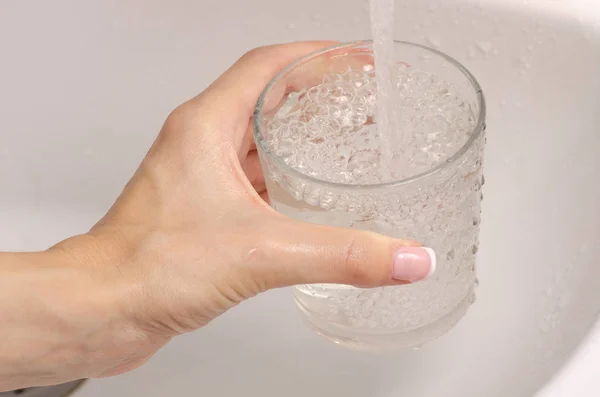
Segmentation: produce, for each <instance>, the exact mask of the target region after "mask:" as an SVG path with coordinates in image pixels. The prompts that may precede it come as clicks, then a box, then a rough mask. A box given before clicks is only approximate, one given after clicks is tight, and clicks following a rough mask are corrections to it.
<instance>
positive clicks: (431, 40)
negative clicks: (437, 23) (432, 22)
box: [427, 36, 441, 48]
mask: <svg viewBox="0 0 600 397" xmlns="http://www.w3.org/2000/svg"><path fill="white" fill-rule="evenodd" d="M427 43H428V44H429V45H431V46H432V47H433V48H439V47H440V45H441V39H440V38H439V37H437V36H429V37H428V38H427Z"/></svg>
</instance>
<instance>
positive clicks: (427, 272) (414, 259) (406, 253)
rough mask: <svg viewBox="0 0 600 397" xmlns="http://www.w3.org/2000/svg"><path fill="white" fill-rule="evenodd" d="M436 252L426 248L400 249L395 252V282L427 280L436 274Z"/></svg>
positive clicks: (393, 275)
mask: <svg viewBox="0 0 600 397" xmlns="http://www.w3.org/2000/svg"><path fill="white" fill-rule="evenodd" d="M436 263H437V261H436V257H435V252H434V251H433V250H432V249H431V248H426V247H399V248H398V249H397V250H396V251H395V252H394V269H393V272H392V277H393V278H394V280H400V281H410V282H411V283H414V282H416V281H421V280H425V279H426V278H428V277H429V276H431V275H432V274H433V273H434V272H435V267H436Z"/></svg>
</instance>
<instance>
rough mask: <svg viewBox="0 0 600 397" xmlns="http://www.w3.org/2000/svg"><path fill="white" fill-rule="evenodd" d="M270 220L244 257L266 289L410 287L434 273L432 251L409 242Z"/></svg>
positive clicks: (286, 219) (369, 234) (366, 233)
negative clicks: (255, 245)
mask: <svg viewBox="0 0 600 397" xmlns="http://www.w3.org/2000/svg"><path fill="white" fill-rule="evenodd" d="M272 222H273V223H275V224H271V221H270V222H269V227H268V228H265V229H262V230H267V232H266V233H267V235H263V236H260V241H261V243H260V247H258V248H256V249H254V250H253V253H252V255H250V256H249V260H250V261H251V262H254V263H253V264H252V265H251V268H252V273H253V275H252V276H253V277H257V280H256V281H258V282H259V285H262V286H264V288H266V289H270V288H278V287H284V286H289V285H296V284H313V283H334V284H349V285H354V286H357V287H365V288H369V287H378V286H384V285H396V284H406V283H413V282H416V281H420V280H423V279H425V278H427V277H429V276H430V275H431V274H433V272H434V271H435V267H436V257H435V253H434V251H433V250H432V249H430V248H424V247H421V246H419V244H417V243H415V242H411V241H407V240H398V239H393V238H390V237H386V236H382V235H379V234H376V233H372V232H367V231H361V230H355V229H343V228H334V227H329V226H322V225H314V224H309V223H303V222H299V221H295V220H292V219H289V218H285V217H283V216H281V217H277V218H276V219H275V220H272Z"/></svg>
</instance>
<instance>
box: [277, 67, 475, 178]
mask: <svg viewBox="0 0 600 397" xmlns="http://www.w3.org/2000/svg"><path fill="white" fill-rule="evenodd" d="M375 71H376V69H375ZM394 74H395V81H394V84H393V88H394V91H395V92H394V95H395V98H396V101H395V106H394V107H395V108H397V109H398V112H396V113H395V114H394V116H395V117H394V122H395V123H396V125H398V129H399V131H400V133H401V134H402V136H403V137H404V138H403V144H402V146H401V147H400V146H389V142H388V141H387V140H386V139H384V138H383V135H382V134H384V132H382V131H381V130H380V129H379V128H377V124H378V123H377V124H375V121H376V120H379V121H380V119H377V115H379V110H380V109H379V108H380V106H381V104H380V103H379V98H378V93H379V91H377V87H378V85H377V83H378V80H377V79H376V76H377V74H376V73H374V71H373V70H372V69H371V68H370V67H368V66H367V67H365V70H363V71H348V72H346V73H344V74H330V75H326V76H325V78H324V79H323V82H322V83H321V84H319V85H317V86H315V87H312V88H311V89H309V90H308V91H305V92H300V93H293V94H291V95H290V96H289V97H288V101H287V103H286V104H285V105H284V106H282V107H281V108H280V110H279V112H278V113H277V115H276V117H275V118H274V119H273V120H272V121H271V123H270V124H269V125H268V127H267V128H268V131H269V136H270V139H269V140H267V144H268V146H269V148H270V150H271V151H272V152H273V153H275V154H276V155H277V156H280V157H282V158H283V159H284V161H285V162H286V163H287V164H288V165H289V166H290V167H292V168H295V169H297V170H299V171H301V172H302V173H304V174H306V175H308V176H312V177H315V178H318V179H321V180H326V181H329V182H337V183H345V184H376V183H383V182H390V181H393V180H399V179H403V178H407V177H410V176H414V175H416V174H419V173H421V172H424V171H426V170H428V169H430V168H431V167H433V166H435V165H436V164H439V163H440V162H443V161H444V160H446V159H447V158H448V157H449V156H451V155H452V154H454V153H455V152H456V151H457V150H458V149H459V148H460V146H462V145H463V144H464V143H465V142H466V140H467V139H468V137H469V134H470V133H471V130H472V128H473V126H474V123H475V116H474V114H473V110H472V109H471V107H470V106H469V104H467V103H466V102H465V101H463V100H461V98H460V96H459V93H458V90H457V88H456V87H454V86H453V85H451V84H449V83H448V82H446V81H444V80H442V79H440V78H439V77H437V76H435V75H432V74H430V73H427V72H424V71H421V70H418V69H416V70H415V69H413V68H411V67H409V66H407V65H404V64H399V65H397V66H396V68H395V73H394ZM398 144H399V142H396V145H398ZM386 150H391V151H392V152H393V153H400V155H399V156H395V157H393V158H392V159H386V158H385V153H386ZM388 161H389V162H388Z"/></svg>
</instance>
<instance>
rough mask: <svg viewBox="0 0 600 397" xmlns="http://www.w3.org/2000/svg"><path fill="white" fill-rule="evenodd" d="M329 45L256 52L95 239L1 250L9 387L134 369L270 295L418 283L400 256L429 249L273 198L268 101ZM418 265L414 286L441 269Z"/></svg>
mask: <svg viewBox="0 0 600 397" xmlns="http://www.w3.org/2000/svg"><path fill="white" fill-rule="evenodd" d="M330 44H332V43H331V42H303V43H294V44H286V45H277V46H271V47H263V48H258V49H255V50H252V51H250V52H249V53H247V54H246V55H244V56H243V57H242V58H241V59H240V60H239V61H238V62H237V63H236V64H235V65H233V66H232V67H231V68H230V69H229V70H228V71H227V72H225V73H224V74H223V75H222V76H221V77H220V78H219V79H218V80H217V81H215V82H214V83H213V84H212V85H211V86H210V87H209V88H207V89H206V90H205V91H204V92H203V93H201V94H200V95H198V96H197V97H195V98H193V99H191V100H189V101H187V102H185V103H184V104H182V105H181V106H179V107H178V108H177V109H175V110H174V111H173V112H172V113H171V115H169V117H168V118H167V120H166V122H165V124H164V126H163V127H162V129H161V131H160V134H159V135H158V138H157V139H156V141H155V143H154V144H153V146H152V147H151V149H150V151H149V152H148V154H147V156H146V158H145V159H144V160H143V162H142V164H141V165H140V167H139V169H138V170H137V172H136V173H135V175H134V176H133V178H132V179H131V181H130V182H129V183H128V184H127V186H126V187H125V189H124V191H123V192H122V194H121V195H120V196H119V198H118V199H117V200H116V202H115V204H114V205H113V207H112V208H111V209H110V210H109V212H108V213H107V214H106V216H105V217H104V218H103V219H101V220H100V221H99V222H98V223H97V224H96V225H95V226H94V227H93V228H92V229H91V230H90V232H89V233H87V234H84V235H79V236H74V237H72V238H69V239H67V240H65V241H62V242H59V243H58V244H56V245H55V246H53V247H51V248H50V249H48V250H46V251H43V252H35V253H0V318H1V319H2V323H3V324H4V326H3V327H0V341H2V342H1V343H0V391H7V390H12V389H16V388H20V387H29V386H42V385H49V384H57V383H61V382H66V381H70V380H74V379H80V378H95V377H105V376H112V375H117V374H120V373H123V372H126V371H129V370H132V369H134V368H136V367H138V366H139V365H141V364H143V363H144V362H145V361H146V360H148V359H149V358H150V357H151V356H152V355H153V354H154V353H155V352H156V351H157V350H158V349H159V348H160V347H162V346H163V345H165V344H166V343H167V342H168V341H169V340H170V339H171V338H173V337H175V336H177V335H180V334H183V333H186V332H190V331H193V330H196V329H198V328H200V327H203V326H205V325H207V324H208V323H209V322H210V321H211V320H212V319H214V318H215V317H217V316H219V315H220V314H222V313H223V312H225V311H226V310H228V309H230V308H231V307H233V306H235V305H236V304H238V303H240V302H241V301H243V300H245V299H248V298H251V297H253V296H255V295H256V294H259V293H261V292H263V291H266V290H268V289H271V288H279V287H284V286H289V285H295V284H302V283H320V282H323V283H325V282H327V283H344V284H352V285H356V286H362V287H375V286H382V285H395V284H402V283H405V282H406V280H401V279H398V278H399V277H397V276H398V273H397V272H395V271H393V262H394V257H395V256H394V255H395V252H397V250H398V249H399V247H405V246H414V247H416V246H417V245H418V244H416V243H413V242H409V241H403V240H397V239H392V238H388V237H384V236H381V235H377V234H374V233H370V232H364V231H358V230H350V229H338V228H332V227H327V226H317V225H309V224H304V223H301V222H297V221H294V220H292V219H288V218H286V217H284V216H282V215H280V214H278V213H277V212H275V211H274V210H273V209H271V207H269V205H268V204H267V202H266V201H265V199H267V194H266V189H265V184H264V178H263V176H262V173H261V170H260V166H259V162H258V156H257V152H256V149H255V146H254V144H253V140H252V135H251V123H250V122H251V117H252V112H253V109H254V106H255V103H256V100H257V98H258V96H259V94H260V92H261V90H262V89H263V88H264V86H265V85H266V84H267V83H268V81H269V80H270V79H271V78H272V77H273V76H274V75H275V74H276V73H277V72H278V71H279V70H281V69H282V68H283V67H285V66H286V65H287V64H289V63H290V62H292V61H293V60H295V59H297V58H299V57H301V56H303V55H305V54H307V53H309V52H312V51H314V50H316V49H319V48H321V47H324V46H327V45H330ZM240 82H243V84H240ZM279 95H283V93H280V94H279ZM410 270H411V272H409V273H410V274H409V276H410V277H406V279H411V280H412V281H416V280H419V279H422V278H424V277H425V276H426V275H427V274H428V273H429V270H430V269H429V265H428V264H426V265H423V266H413V267H412V268H411V269H410Z"/></svg>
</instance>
